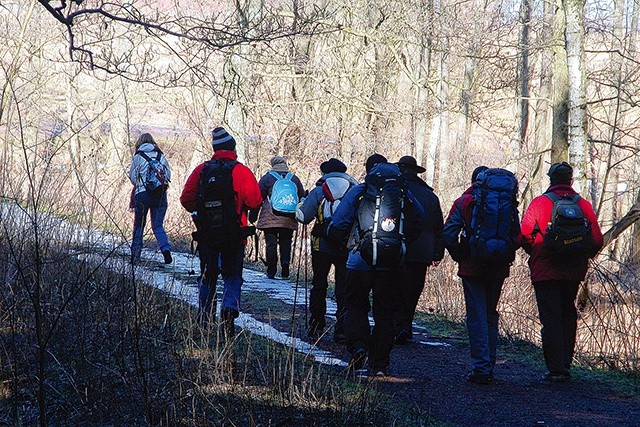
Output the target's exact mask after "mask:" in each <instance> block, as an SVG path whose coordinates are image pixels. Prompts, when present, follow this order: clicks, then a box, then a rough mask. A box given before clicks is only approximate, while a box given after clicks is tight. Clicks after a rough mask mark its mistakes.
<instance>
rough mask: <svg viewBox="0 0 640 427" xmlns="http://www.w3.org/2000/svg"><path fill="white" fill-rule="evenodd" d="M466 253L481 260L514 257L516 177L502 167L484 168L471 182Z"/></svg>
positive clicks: (517, 227) (503, 260)
mask: <svg viewBox="0 0 640 427" xmlns="http://www.w3.org/2000/svg"><path fill="white" fill-rule="evenodd" d="M472 194H473V203H474V205H473V212H472V214H471V224H470V232H471V233H470V236H469V255H470V256H471V259H473V260H475V261H478V262H480V263H483V264H509V263H511V262H513V260H514V259H515V254H516V249H517V248H518V243H517V237H518V233H519V230H520V225H519V224H520V221H519V218H518V201H517V197H518V180H517V179H516V177H515V175H514V174H513V173H512V172H510V171H508V170H505V169H498V168H496V169H487V170H486V171H484V172H482V173H480V175H478V178H477V180H476V182H475V183H474V184H473V190H472Z"/></svg>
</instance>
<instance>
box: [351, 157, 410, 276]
mask: <svg viewBox="0 0 640 427" xmlns="http://www.w3.org/2000/svg"><path fill="white" fill-rule="evenodd" d="M365 184H366V185H365V189H364V194H363V195H362V196H361V198H360V201H359V203H358V207H357V212H356V220H357V222H356V227H357V237H356V238H357V239H358V243H357V245H358V249H359V251H360V256H362V259H364V261H365V262H366V263H367V264H368V265H370V266H372V267H382V268H393V267H399V266H401V265H402V264H403V263H404V257H405V254H406V252H407V247H406V242H405V236H404V206H405V192H406V184H405V181H404V177H403V176H402V173H401V172H400V169H399V168H398V166H397V165H393V164H390V163H381V164H378V165H376V166H374V167H373V169H371V171H370V172H369V174H367V176H366V178H365Z"/></svg>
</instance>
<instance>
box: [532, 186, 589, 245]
mask: <svg viewBox="0 0 640 427" xmlns="http://www.w3.org/2000/svg"><path fill="white" fill-rule="evenodd" d="M544 195H545V196H546V197H548V198H549V199H551V201H552V202H553V209H552V211H551V222H550V223H549V224H548V225H547V229H546V231H545V234H544V239H543V247H544V249H545V250H547V251H549V252H551V253H553V254H567V253H580V252H587V251H588V250H589V249H590V248H591V227H590V226H589V223H588V222H587V219H586V218H585V217H584V214H583V213H582V209H580V206H579V205H578V202H579V201H580V195H578V194H573V195H565V196H558V195H557V194H556V193H554V192H552V191H550V192H548V193H545V194H544Z"/></svg>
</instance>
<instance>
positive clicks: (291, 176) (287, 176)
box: [284, 172, 293, 181]
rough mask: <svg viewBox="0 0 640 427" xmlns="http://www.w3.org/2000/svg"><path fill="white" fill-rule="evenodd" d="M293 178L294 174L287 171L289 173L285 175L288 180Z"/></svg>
mask: <svg viewBox="0 0 640 427" xmlns="http://www.w3.org/2000/svg"><path fill="white" fill-rule="evenodd" d="M291 178H293V174H292V173H291V172H287V174H286V175H285V176H284V179H286V180H287V181H291Z"/></svg>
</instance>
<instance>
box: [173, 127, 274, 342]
mask: <svg viewBox="0 0 640 427" xmlns="http://www.w3.org/2000/svg"><path fill="white" fill-rule="evenodd" d="M211 144H212V147H213V157H212V158H211V160H209V161H206V162H204V163H202V164H201V165H199V166H197V167H196V168H195V169H194V170H193V172H192V173H191V175H190V176H189V178H188V179H187V182H186V184H185V186H184V189H183V191H182V195H181V196H180V203H181V204H182V206H183V207H184V208H185V209H186V210H187V211H188V212H191V213H192V217H193V219H194V222H195V224H196V229H197V232H196V233H197V241H198V254H199V257H200V271H201V275H202V276H201V278H200V289H199V295H198V303H199V304H198V308H199V310H198V319H199V321H200V323H201V325H202V326H206V325H207V324H208V323H209V322H211V321H215V318H216V314H215V313H216V312H215V310H216V300H217V297H216V282H217V279H218V275H219V274H220V266H219V264H218V261H219V260H220V262H221V267H222V278H223V281H224V290H223V292H222V304H221V310H220V317H221V319H222V325H223V331H224V333H225V334H226V336H227V337H229V336H232V335H233V333H234V319H236V318H237V317H238V315H239V312H240V291H241V287H242V265H243V258H244V247H245V245H246V237H247V236H248V235H250V234H251V231H252V229H253V228H252V227H248V226H247V210H248V209H257V208H258V207H259V206H260V204H261V203H262V197H261V196H260V188H259V187H258V182H257V181H256V178H255V176H254V175H253V173H252V172H251V171H250V170H249V168H247V167H246V166H245V165H243V164H242V163H240V162H239V161H238V158H237V155H236V152H235V147H236V141H235V139H234V138H233V137H232V136H231V135H230V134H229V133H228V132H227V131H226V130H225V129H224V128H222V127H217V128H215V129H214V130H213V132H212V141H211Z"/></svg>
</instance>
